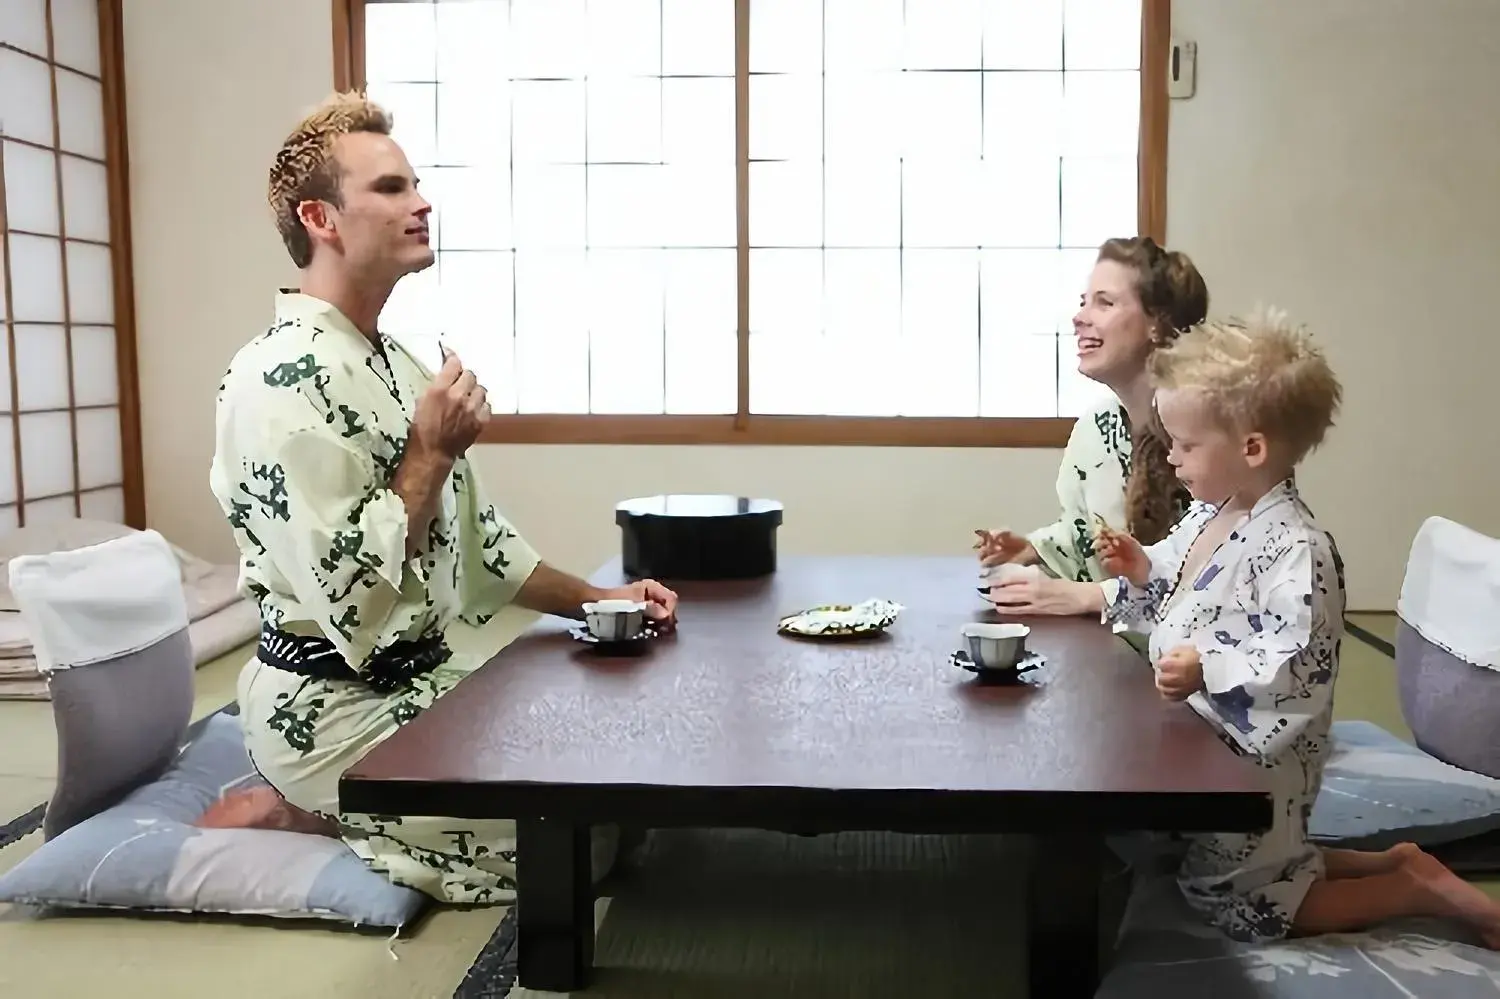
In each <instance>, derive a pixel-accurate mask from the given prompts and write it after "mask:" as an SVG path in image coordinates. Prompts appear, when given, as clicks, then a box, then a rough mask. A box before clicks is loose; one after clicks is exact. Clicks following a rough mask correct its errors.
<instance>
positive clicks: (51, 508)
mask: <svg viewBox="0 0 1500 999" xmlns="http://www.w3.org/2000/svg"><path fill="white" fill-rule="evenodd" d="M76 510H77V507H76V506H74V503H73V497H72V495H71V494H69V495H67V496H52V497H49V498H48V499H42V500H30V499H28V500H27V501H26V506H25V514H26V523H27V524H28V525H31V526H35V525H37V524H54V523H57V522H58V521H62V520H72V519H74V518H75V517H76V516H77V513H76V512H75V511H76Z"/></svg>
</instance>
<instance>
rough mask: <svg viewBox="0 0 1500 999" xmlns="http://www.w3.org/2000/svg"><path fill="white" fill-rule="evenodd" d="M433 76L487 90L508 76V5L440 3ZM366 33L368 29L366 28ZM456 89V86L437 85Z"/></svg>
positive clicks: (447, 81)
mask: <svg viewBox="0 0 1500 999" xmlns="http://www.w3.org/2000/svg"><path fill="white" fill-rule="evenodd" d="M435 10H436V13H437V79H438V82H439V83H454V82H457V83H461V84H464V85H466V86H467V87H469V88H473V89H475V90H480V91H481V92H480V93H479V94H478V95H477V96H479V97H483V96H484V93H483V92H482V91H483V90H487V89H489V88H491V87H494V86H496V85H498V84H499V83H500V81H501V80H504V79H508V78H509V70H510V66H511V63H512V62H513V61H514V60H513V59H512V58H511V55H510V9H509V7H508V6H507V5H506V4H504V3H440V4H438V5H437V6H436V8H435ZM365 30H366V33H367V34H368V32H369V29H368V28H366V29H365ZM442 89H458V88H440V91H441V90H442Z"/></svg>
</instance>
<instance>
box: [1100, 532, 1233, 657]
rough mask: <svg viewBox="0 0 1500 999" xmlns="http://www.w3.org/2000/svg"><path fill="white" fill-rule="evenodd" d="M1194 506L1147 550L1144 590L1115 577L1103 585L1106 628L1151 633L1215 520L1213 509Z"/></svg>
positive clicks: (1147, 547) (1103, 621)
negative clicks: (1191, 552)
mask: <svg viewBox="0 0 1500 999" xmlns="http://www.w3.org/2000/svg"><path fill="white" fill-rule="evenodd" d="M1206 509H1207V512H1206V513H1205V509H1204V508H1200V507H1199V506H1198V505H1194V506H1193V507H1192V508H1191V509H1189V510H1188V512H1187V513H1186V514H1184V515H1183V517H1182V519H1181V520H1179V521H1178V522H1177V523H1176V524H1174V525H1173V526H1172V529H1171V530H1170V531H1168V532H1167V536H1166V537H1165V538H1162V539H1161V540H1160V541H1158V542H1157V543H1156V544H1154V545H1147V546H1146V549H1145V550H1146V557H1147V558H1149V559H1150V560H1151V576H1150V578H1149V579H1148V580H1147V581H1146V585H1145V586H1144V587H1139V586H1136V585H1135V584H1133V583H1132V582H1131V581H1130V580H1128V579H1126V578H1125V577H1124V576H1119V577H1116V578H1115V579H1112V580H1109V581H1108V582H1106V583H1105V584H1104V612H1103V614H1101V615H1100V622H1101V623H1103V624H1109V625H1115V626H1116V627H1115V630H1116V631H1120V630H1122V629H1134V630H1136V631H1141V632H1149V631H1150V630H1151V625H1152V624H1153V623H1154V622H1155V621H1156V619H1157V614H1158V612H1159V611H1160V610H1161V605H1162V601H1164V600H1165V599H1166V598H1167V595H1168V594H1169V593H1171V592H1172V586H1173V584H1175V583H1176V581H1177V574H1178V573H1179V572H1181V571H1182V563H1183V560H1184V559H1186V558H1187V552H1188V548H1189V547H1191V546H1192V543H1193V539H1194V538H1196V537H1197V536H1198V532H1199V531H1200V530H1201V528H1202V525H1203V521H1204V519H1205V517H1211V516H1213V509H1212V508H1211V507H1210V508H1206Z"/></svg>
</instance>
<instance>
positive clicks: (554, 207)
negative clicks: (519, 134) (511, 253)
mask: <svg viewBox="0 0 1500 999" xmlns="http://www.w3.org/2000/svg"><path fill="white" fill-rule="evenodd" d="M512 183H513V184H514V185H515V186H514V188H513V191H512V194H511V210H512V211H513V212H514V213H515V214H514V217H513V219H512V221H511V225H512V227H513V228H512V230H511V231H512V233H513V236H512V238H513V239H514V241H515V245H516V246H517V247H519V248H538V247H565V248H570V249H571V248H579V247H582V246H583V245H584V235H585V232H586V228H585V226H586V214H585V206H586V204H587V202H586V201H585V200H584V168H583V167H581V166H542V167H517V169H516V172H515V176H514V178H513V180H512Z"/></svg>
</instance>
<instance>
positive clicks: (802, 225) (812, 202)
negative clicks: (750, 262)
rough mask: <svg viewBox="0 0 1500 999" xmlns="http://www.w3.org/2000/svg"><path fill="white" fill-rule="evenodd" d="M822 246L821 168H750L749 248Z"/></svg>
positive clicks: (770, 165)
mask: <svg viewBox="0 0 1500 999" xmlns="http://www.w3.org/2000/svg"><path fill="white" fill-rule="evenodd" d="M822 242H823V164H822V163H820V162H818V161H817V160H813V161H811V162H809V161H807V160H803V161H800V162H791V163H751V164H750V245H751V246H818V245H821V244H822Z"/></svg>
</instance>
